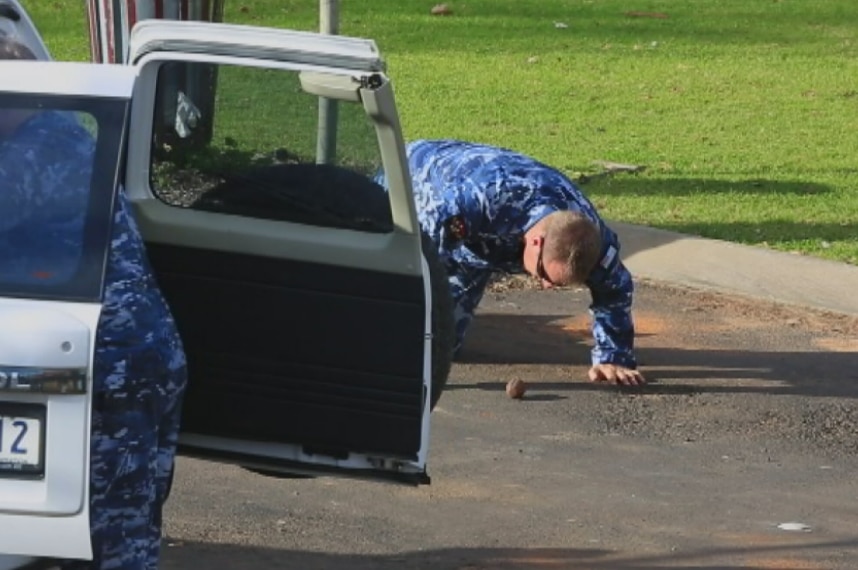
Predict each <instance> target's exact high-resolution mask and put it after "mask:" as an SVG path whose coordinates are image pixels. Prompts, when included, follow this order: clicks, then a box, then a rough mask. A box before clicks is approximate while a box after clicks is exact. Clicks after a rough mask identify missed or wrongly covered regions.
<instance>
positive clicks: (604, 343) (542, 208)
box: [407, 140, 636, 367]
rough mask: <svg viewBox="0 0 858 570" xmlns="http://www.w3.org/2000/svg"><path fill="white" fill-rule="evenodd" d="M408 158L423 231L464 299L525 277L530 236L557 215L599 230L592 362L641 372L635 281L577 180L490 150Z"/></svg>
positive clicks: (414, 153)
mask: <svg viewBox="0 0 858 570" xmlns="http://www.w3.org/2000/svg"><path fill="white" fill-rule="evenodd" d="M407 153H408V161H409V167H410V170H411V178H412V184H413V186H414V194H415V199H416V202H417V210H418V217H419V219H420V224H421V227H422V228H423V230H424V231H426V232H427V233H428V234H429V237H431V238H432V240H433V241H434V242H435V243H436V244H438V246H439V253H440V255H441V257H442V259H443V260H444V261H445V263H446V265H447V268H448V270H449V271H451V273H453V275H451V280H453V279H455V280H457V281H458V282H459V287H457V288H454V291H455V290H456V289H458V290H459V291H462V294H463V295H475V296H478V297H479V296H481V295H482V290H481V289H482V288H483V287H480V286H479V285H477V286H475V287H471V286H469V284H480V283H482V284H484V283H486V282H487V278H486V274H487V273H490V272H492V271H496V270H502V271H506V272H521V271H524V267H523V265H522V253H523V247H524V245H523V244H524V239H523V238H524V234H525V232H527V230H529V229H530V228H531V227H532V226H533V225H534V224H536V223H537V222H538V221H539V220H541V219H542V218H543V217H545V216H546V215H548V214H550V213H551V212H554V211H558V210H574V211H576V212H580V213H582V214H583V215H585V216H586V217H587V218H589V219H590V220H592V221H593V222H594V223H596V224H597V226H598V227H599V229H600V231H601V234H602V254H601V260H600V262H599V263H598V264H597V266H596V268H595V269H594V270H593V271H592V273H591V274H590V276H589V278H588V279H587V282H586V284H587V287H588V288H589V290H590V293H591V295H592V304H591V306H590V311H591V314H592V316H593V324H592V331H593V337H594V340H595V345H594V348H593V350H592V361H593V363H594V364H596V363H615V364H620V365H623V366H628V367H635V366H636V362H635V358H634V353H633V346H634V325H633V322H632V315H631V306H632V295H633V288H634V286H633V282H632V277H631V274H630V273H629V271H628V270H627V269H626V267H625V266H624V265H623V263H622V262H621V261H620V256H619V249H620V244H619V241H618V239H617V235H616V233H614V232H613V231H612V230H611V229H610V228H609V227H608V226H607V225H606V224H605V223H604V221H602V219H601V218H600V217H599V215H598V213H597V212H596V209H595V208H594V207H593V204H592V203H590V201H589V200H588V199H587V198H586V197H585V196H584V194H583V193H582V191H581V190H580V189H579V188H578V187H577V186H576V185H575V184H574V183H573V182H572V181H570V180H569V179H568V178H567V177H565V176H564V175H563V174H561V173H560V172H558V171H557V170H556V169H554V168H551V167H549V166H546V165H545V164H542V163H540V162H537V161H536V160H534V159H532V158H530V157H527V156H524V155H522V154H519V153H516V152H513V151H510V150H506V149H501V148H496V147H491V146H486V145H479V144H473V143H467V142H461V141H453V140H438V141H425V140H424V141H415V142H413V143H410V144H409V145H408V148H407ZM454 297H455V294H454ZM457 302H459V304H460V305H461V304H462V303H461V300H459V299H457ZM465 305H466V306H473V307H475V306H476V305H475V303H472V304H470V305H468V304H467V303H466V304H465Z"/></svg>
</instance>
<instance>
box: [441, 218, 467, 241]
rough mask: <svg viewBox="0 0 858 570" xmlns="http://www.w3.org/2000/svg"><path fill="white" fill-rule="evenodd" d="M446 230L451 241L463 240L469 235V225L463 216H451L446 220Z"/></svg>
mask: <svg viewBox="0 0 858 570" xmlns="http://www.w3.org/2000/svg"><path fill="white" fill-rule="evenodd" d="M444 230H445V231H446V233H447V236H449V239H450V240H451V241H462V240H463V239H465V238H466V237H468V225H467V224H466V223H465V218H464V217H463V216H451V217H449V218H447V219H446V220H445V221H444Z"/></svg>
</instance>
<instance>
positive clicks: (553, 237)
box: [543, 211, 602, 285]
mask: <svg viewBox="0 0 858 570" xmlns="http://www.w3.org/2000/svg"><path fill="white" fill-rule="evenodd" d="M543 247H544V248H545V253H544V257H545V260H546V261H558V260H561V261H563V260H565V261H566V263H565V264H564V273H563V276H562V279H561V280H560V282H561V283H564V284H567V285H571V284H580V283H584V282H585V281H586V280H587V277H588V276H589V275H590V272H591V271H592V270H593V267H595V266H596V263H597V262H598V261H599V254H600V253H601V251H602V235H601V232H600V231H599V227H598V226H597V225H596V224H595V223H594V222H593V221H592V220H590V219H589V218H587V217H586V216H584V215H583V214H581V213H580V212H571V211H562V212H554V213H551V214H549V215H548V216H546V218H545V245H544V246H543Z"/></svg>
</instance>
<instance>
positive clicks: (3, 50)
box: [0, 35, 37, 59]
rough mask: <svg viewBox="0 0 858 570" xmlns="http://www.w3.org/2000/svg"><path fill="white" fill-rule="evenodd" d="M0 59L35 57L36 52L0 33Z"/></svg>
mask: <svg viewBox="0 0 858 570" xmlns="http://www.w3.org/2000/svg"><path fill="white" fill-rule="evenodd" d="M0 59H37V58H36V54H34V53H33V51H32V50H31V49H30V48H28V47H27V46H26V45H24V44H22V43H21V42H19V41H17V40H15V39H13V38H10V37H9V36H3V35H0Z"/></svg>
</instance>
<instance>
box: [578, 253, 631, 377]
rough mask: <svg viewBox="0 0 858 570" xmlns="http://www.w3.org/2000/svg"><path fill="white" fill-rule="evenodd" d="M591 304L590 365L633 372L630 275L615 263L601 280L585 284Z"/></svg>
mask: <svg viewBox="0 0 858 570" xmlns="http://www.w3.org/2000/svg"><path fill="white" fill-rule="evenodd" d="M588 286H589V288H590V293H591V295H592V298H593V303H592V304H591V305H590V314H591V315H592V317H593V325H592V329H593V340H594V341H595V344H594V346H593V350H592V352H591V356H592V362H593V364H594V365H595V364H618V365H620V366H625V367H627V368H637V361H636V359H635V356H634V340H635V328H634V322H633V320H632V297H633V294H634V283H633V281H632V276H631V273H629V271H628V269H626V267H625V266H624V265H623V264H622V263H621V262H617V264H616V266H615V267H614V268H613V270H612V271H611V272H610V273H609V274H607V275H606V276H605V277H604V279H602V280H600V281H598V282H594V283H588Z"/></svg>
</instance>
